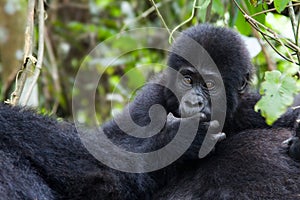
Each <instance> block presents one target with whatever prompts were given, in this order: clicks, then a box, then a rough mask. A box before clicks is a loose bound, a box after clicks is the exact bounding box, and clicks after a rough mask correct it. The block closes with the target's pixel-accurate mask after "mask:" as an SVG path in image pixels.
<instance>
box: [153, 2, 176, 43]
mask: <svg viewBox="0 0 300 200" xmlns="http://www.w3.org/2000/svg"><path fill="white" fill-rule="evenodd" d="M150 2H151V3H152V5H153V6H154V8H155V11H156V13H157V15H158V17H159V18H160V20H161V21H162V23H163V25H164V27H165V28H166V29H167V31H168V33H169V34H170V38H172V33H170V29H169V27H168V25H167V23H166V22H165V20H164V18H163V16H162V15H161V14H160V12H159V9H158V7H157V5H156V3H155V2H154V0H150ZM172 39H173V38H172Z"/></svg>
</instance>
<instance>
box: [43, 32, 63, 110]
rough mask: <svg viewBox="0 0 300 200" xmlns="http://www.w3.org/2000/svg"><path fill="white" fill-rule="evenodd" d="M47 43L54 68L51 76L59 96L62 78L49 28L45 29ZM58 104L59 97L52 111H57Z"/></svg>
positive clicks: (51, 64)
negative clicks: (60, 77)
mask: <svg viewBox="0 0 300 200" xmlns="http://www.w3.org/2000/svg"><path fill="white" fill-rule="evenodd" d="M45 45H46V50H47V52H48V56H49V60H50V66H51V68H52V70H51V76H52V79H53V82H54V88H55V93H56V96H58V95H60V93H61V85H60V80H59V75H58V69H57V63H56V60H55V56H54V52H53V48H52V45H51V42H50V38H49V35H48V32H47V30H45ZM58 105H59V100H58V98H56V99H55V102H54V104H53V108H52V111H51V113H56V111H57V108H58Z"/></svg>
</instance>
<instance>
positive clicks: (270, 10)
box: [251, 2, 300, 17]
mask: <svg viewBox="0 0 300 200" xmlns="http://www.w3.org/2000/svg"><path fill="white" fill-rule="evenodd" d="M290 3H291V5H287V7H294V6H299V5H300V3H295V4H293V3H292V2H290ZM272 11H276V8H270V9H267V10H263V11H260V12H257V13H255V14H253V15H251V17H255V16H258V15H261V14H265V13H268V12H272Z"/></svg>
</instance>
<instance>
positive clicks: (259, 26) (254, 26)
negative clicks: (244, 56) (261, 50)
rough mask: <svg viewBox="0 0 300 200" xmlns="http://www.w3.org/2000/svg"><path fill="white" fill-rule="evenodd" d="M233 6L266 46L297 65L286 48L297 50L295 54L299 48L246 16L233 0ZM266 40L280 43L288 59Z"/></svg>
mask: <svg viewBox="0 0 300 200" xmlns="http://www.w3.org/2000/svg"><path fill="white" fill-rule="evenodd" d="M233 2H234V4H235V5H236V6H237V8H238V9H239V10H240V11H241V12H242V13H243V15H244V18H245V19H246V20H247V22H248V23H249V24H250V25H251V26H252V27H253V28H255V29H256V30H257V31H258V32H260V33H261V34H262V36H263V37H264V38H265V39H266V41H267V42H268V44H269V45H270V47H272V48H273V49H274V51H276V53H277V54H279V55H280V56H281V57H283V58H284V59H286V60H287V61H289V62H292V63H295V64H298V65H299V63H296V62H295V60H294V58H293V56H292V55H291V53H290V51H289V50H288V48H290V47H293V48H294V49H297V51H296V52H298V51H299V47H298V46H297V45H295V44H294V43H292V42H290V41H289V40H286V39H284V38H283V37H282V36H279V35H278V34H277V33H276V32H275V31H273V30H272V29H270V28H268V27H266V26H265V25H264V24H262V23H260V22H258V21H257V20H255V19H254V18H253V17H251V16H250V15H248V14H247V13H246V12H245V11H244V10H243V9H242V8H241V7H240V6H239V4H238V3H237V2H236V0H233ZM261 29H263V30H264V31H266V32H269V33H271V34H272V35H273V36H271V35H268V34H267V33H265V32H264V31H262V30H261ZM267 37H268V38H271V39H272V40H275V41H276V42H278V43H280V44H281V45H282V46H283V47H284V48H285V51H286V52H287V54H288V57H286V56H285V55H283V54H282V53H280V52H279V51H278V50H277V49H276V47H275V46H274V45H272V44H271V42H270V41H269V39H267ZM283 40H284V41H285V42H286V43H287V44H288V45H286V44H285V43H284V41H283Z"/></svg>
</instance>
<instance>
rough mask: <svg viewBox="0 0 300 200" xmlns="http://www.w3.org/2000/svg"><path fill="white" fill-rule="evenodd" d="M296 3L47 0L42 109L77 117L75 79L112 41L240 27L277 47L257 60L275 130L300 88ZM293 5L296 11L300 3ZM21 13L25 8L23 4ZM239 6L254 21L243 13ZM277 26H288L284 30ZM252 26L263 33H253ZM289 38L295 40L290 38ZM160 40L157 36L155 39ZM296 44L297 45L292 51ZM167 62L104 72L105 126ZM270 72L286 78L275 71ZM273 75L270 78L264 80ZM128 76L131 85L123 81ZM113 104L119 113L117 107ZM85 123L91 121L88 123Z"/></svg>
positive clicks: (142, 57) (264, 108)
mask: <svg viewBox="0 0 300 200" xmlns="http://www.w3.org/2000/svg"><path fill="white" fill-rule="evenodd" d="M7 2H10V0H7ZM151 2H152V3H151ZM291 2H292V1H289V0H284V1H282V0H274V1H270V0H269V1H265V0H248V1H229V0H213V1H211V0H194V1H191V0H175V1H172V0H152V1H138V0H127V1H122V0H115V1H112V0H77V1H65V0H52V1H48V6H47V7H48V9H47V19H46V21H45V22H46V32H47V34H46V41H49V44H48V43H47V42H46V48H45V49H46V51H45V56H44V57H45V58H44V63H43V65H44V69H43V71H42V73H41V77H40V79H39V92H40V94H39V96H38V97H39V102H40V107H42V108H43V110H48V112H50V113H55V114H57V115H58V116H61V117H64V118H68V117H70V118H72V116H71V113H72V103H71V102H72V101H71V99H72V94H71V92H70V91H72V88H73V84H74V79H75V76H76V72H77V70H78V68H79V67H80V64H81V63H82V61H83V59H84V58H85V57H86V55H87V54H88V53H89V51H90V50H92V49H93V48H94V47H95V46H96V45H97V44H99V43H101V42H103V41H105V40H106V39H108V38H110V37H111V36H113V35H116V34H118V33H120V32H121V31H126V30H130V29H133V28H139V27H164V28H167V29H169V30H170V31H172V30H174V29H178V30H179V31H181V30H184V29H185V28H187V27H190V26H192V25H195V24H197V23H205V22H209V23H213V24H216V25H220V26H228V27H231V28H235V29H236V30H238V31H239V32H240V33H242V34H243V35H245V36H252V37H255V38H258V39H261V38H262V37H261V35H259V33H261V34H262V35H264V37H265V38H264V39H268V42H269V43H270V45H268V44H264V43H262V51H261V52H260V53H259V54H258V55H257V56H256V57H254V58H253V63H254V64H255V66H256V77H255V78H254V86H253V87H254V89H256V90H260V91H261V93H262V94H263V95H264V96H263V98H262V100H261V102H260V103H259V104H258V105H257V106H256V109H257V110H260V111H261V113H262V114H263V115H264V116H265V117H266V120H267V122H268V123H272V122H273V121H274V120H275V119H276V118H277V117H278V116H279V115H280V114H281V113H282V112H283V111H284V110H285V109H286V107H287V106H289V105H290V104H291V102H292V98H293V95H294V94H295V93H296V92H298V87H296V85H298V83H297V84H296V80H295V78H293V75H294V74H295V72H296V71H298V66H297V65H294V64H293V65H291V64H289V62H288V61H287V60H289V61H290V62H293V61H294V63H296V64H297V63H299V60H298V57H297V50H298V48H297V46H298V37H295V35H297V36H298V32H297V33H296V32H293V31H294V30H296V29H293V28H294V27H292V26H291V25H290V16H289V12H288V9H287V5H288V4H290V3H291ZM153 3H154V4H155V5H156V9H155V7H154V6H153ZM270 3H271V4H270ZM293 3H294V4H297V2H293ZM22 6H23V7H24V6H26V5H23V4H22ZM238 6H240V7H241V8H242V10H243V11H245V13H246V14H247V15H245V13H242V12H241V10H239V8H238ZM269 9H271V10H269ZM294 10H295V13H296V15H297V16H298V13H297V12H298V11H297V10H299V5H297V6H294ZM159 14H161V16H160V17H159ZM245 16H246V17H249V16H250V17H251V18H250V20H249V18H247V19H245ZM252 19H253V20H252ZM24 20H25V19H24ZM163 21H164V23H163ZM278 21H282V23H280V24H279V23H277V22H278ZM249 22H250V24H249ZM251 22H252V26H251ZM253 23H254V25H256V26H254V27H253ZM296 24H297V23H296ZM266 27H267V28H266ZM5 28H7V27H3V26H2V25H1V24H0V42H1V41H2V39H3V36H2V35H1V34H2V33H3V31H2V30H3V29H5ZM269 29H270V30H274V33H278V36H280V37H277V38H276V37H273V35H272V33H270V32H268V30H269ZM260 31H261V32H260ZM36 32H37V30H36ZM286 32H288V33H290V34H288V35H286ZM266 35H267V36H266ZM159 36H160V35H159V33H157V35H156V37H159ZM269 36H271V37H269ZM281 36H282V37H281ZM1 37H2V38H1ZM5 37H7V35H6V36H5ZM265 41H266V40H265ZM135 42H136V38H135V37H134V36H132V37H128V38H126V39H124V40H123V41H119V43H116V44H114V45H112V46H110V47H107V52H106V54H107V55H109V54H110V53H113V51H114V50H115V49H122V48H125V49H126V48H128V46H130V45H134V43H135ZM291 42H292V43H293V44H295V46H291V44H290V43H291ZM12 45H13V44H12ZM0 47H1V43H0ZM271 47H272V48H273V49H274V50H276V51H277V52H275V51H274V50H272V49H271ZM0 50H1V48H0ZM250 50H251V49H250ZM278 52H279V53H280V54H278ZM295 52H296V53H295ZM1 54H2V53H1V52H0V55H1ZM278 55H280V56H278ZM166 57H167V52H162V51H154V50H150V49H148V50H145V49H144V50H137V51H134V52H130V53H128V55H124V56H122V57H121V58H119V59H118V62H115V63H114V64H113V65H111V66H110V67H109V68H107V69H106V70H105V71H104V72H103V75H102V78H101V80H100V82H99V84H98V87H97V91H96V92H97V93H96V96H95V99H96V101H97V105H96V110H97V113H98V119H99V121H100V122H103V121H105V120H107V119H109V118H110V117H111V115H112V112H117V111H118V110H120V109H122V108H123V106H124V105H125V104H126V103H127V102H128V100H129V99H130V98H131V97H132V95H133V94H134V92H135V89H136V88H137V87H139V86H140V85H141V83H143V82H145V81H146V80H147V79H149V78H151V76H152V75H153V74H155V73H157V72H159V71H161V70H162V69H163V68H164V66H163V65H165V63H166ZM1 59H2V60H0V64H3V63H6V62H4V61H5V58H1ZM94 62H96V63H98V64H97V66H98V68H99V70H100V71H101V70H103V68H104V66H103V65H102V64H101V62H99V60H96V59H95V60H94ZM156 63H159V64H156ZM13 65H15V64H13ZM150 65H151V67H149V66H150ZM137 66H147V67H146V68H145V67H137ZM295 66H296V67H295ZM0 69H1V65H0ZM271 70H279V71H280V72H279V71H275V72H272V73H271V72H268V71H271ZM266 71H267V72H268V73H266V75H265V72H266ZM128 72H130V73H128ZM125 74H126V76H125V77H126V78H122V77H123V76H124V75H125ZM120 81H125V84H122V85H126V86H128V87H119V85H120V84H119V83H120ZM292 83H293V84H292ZM261 84H262V85H261ZM7 85H8V86H7ZM0 86H1V89H0V91H1V94H2V96H1V99H7V98H8V97H9V96H8V94H10V93H11V91H12V90H13V88H14V82H2V81H1V80H0ZM4 86H5V87H4ZM276 92H279V93H278V94H277V93H276ZM272 95H273V96H272ZM271 96H272V97H271ZM270 101H271V102H273V103H274V104H273V103H270ZM83 103H88V102H83ZM111 104H113V108H114V109H111V108H110V107H111ZM84 117H85V118H88V116H84Z"/></svg>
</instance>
